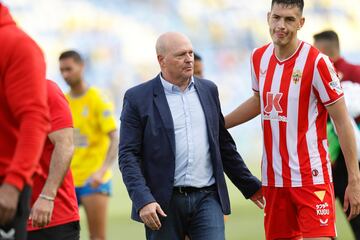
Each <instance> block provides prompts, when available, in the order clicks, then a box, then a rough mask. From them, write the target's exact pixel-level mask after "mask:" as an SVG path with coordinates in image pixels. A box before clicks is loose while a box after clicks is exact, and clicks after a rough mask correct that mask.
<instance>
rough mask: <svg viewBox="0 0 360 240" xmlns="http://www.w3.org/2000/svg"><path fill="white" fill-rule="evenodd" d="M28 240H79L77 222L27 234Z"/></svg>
mask: <svg viewBox="0 0 360 240" xmlns="http://www.w3.org/2000/svg"><path fill="white" fill-rule="evenodd" d="M27 239H28V240H79V239H80V224H79V221H76V222H71V223H65V224H62V225H59V226H54V227H49V228H43V229H40V230H36V231H30V232H28V238H27Z"/></svg>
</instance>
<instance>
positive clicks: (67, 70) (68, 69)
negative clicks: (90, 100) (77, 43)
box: [60, 57, 84, 87]
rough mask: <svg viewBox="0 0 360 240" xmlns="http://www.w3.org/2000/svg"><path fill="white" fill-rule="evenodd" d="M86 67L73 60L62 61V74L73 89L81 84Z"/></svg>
mask: <svg viewBox="0 0 360 240" xmlns="http://www.w3.org/2000/svg"><path fill="white" fill-rule="evenodd" d="M83 69H84V65H83V64H82V63H78V62H76V61H75V60H74V59H73V58H71V57H69V58H64V59H62V60H60V72H61V75H62V77H63V78H64V80H65V81H66V83H67V84H68V85H69V86H70V87H73V86H75V85H77V84H79V82H81V76H82V74H83Z"/></svg>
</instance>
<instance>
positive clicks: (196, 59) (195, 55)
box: [194, 52, 202, 61]
mask: <svg viewBox="0 0 360 240" xmlns="http://www.w3.org/2000/svg"><path fill="white" fill-rule="evenodd" d="M194 60H195V61H201V60H202V57H201V56H200V55H199V54H197V53H195V52H194Z"/></svg>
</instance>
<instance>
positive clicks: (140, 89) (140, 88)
mask: <svg viewBox="0 0 360 240" xmlns="http://www.w3.org/2000/svg"><path fill="white" fill-rule="evenodd" d="M159 84H161V82H160V77H159V75H158V76H156V77H155V78H153V79H151V80H148V81H146V82H143V83H140V84H138V85H136V86H134V87H131V88H129V89H128V90H127V91H126V92H125V97H126V98H131V99H135V98H136V99H139V98H142V97H145V96H149V95H151V94H153V91H154V88H156V86H157V85H159Z"/></svg>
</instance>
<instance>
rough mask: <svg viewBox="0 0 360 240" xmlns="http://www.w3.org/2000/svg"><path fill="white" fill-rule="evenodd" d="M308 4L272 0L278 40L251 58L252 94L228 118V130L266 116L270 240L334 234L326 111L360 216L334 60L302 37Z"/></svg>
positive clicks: (358, 181) (347, 203)
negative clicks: (304, 14)
mask: <svg viewBox="0 0 360 240" xmlns="http://www.w3.org/2000/svg"><path fill="white" fill-rule="evenodd" d="M303 8H304V1H303V0H272V2H271V10H270V12H269V13H268V15H267V21H268V25H269V32H270V35H271V38H272V42H271V43H269V44H267V45H265V46H263V47H260V48H257V49H255V50H254V51H253V53H252V56H251V76H252V88H253V90H254V95H253V96H252V97H251V98H249V99H248V100H247V101H246V102H244V103H243V104H241V105H240V106H239V107H238V108H237V109H235V110H234V111H233V112H232V113H230V114H229V115H228V116H226V117H225V124H226V127H227V128H229V127H233V126H236V125H238V124H241V123H244V122H246V121H248V120H250V119H252V118H254V117H256V116H257V115H259V114H260V115H261V123H262V128H263V138H264V151H263V158H262V164H261V166H262V185H263V188H262V190H263V194H264V197H265V200H266V206H265V211H264V215H265V217H264V223H265V224H264V225H265V235H266V239H268V240H271V239H332V238H334V237H336V229H335V208H334V191H333V184H332V174H331V164H330V161H329V158H328V144H327V135H326V121H327V116H328V113H329V114H330V116H331V118H332V119H333V120H334V124H335V125H336V128H337V130H338V133H339V134H338V136H339V142H340V145H341V148H342V150H343V153H344V156H345V161H346V167H347V170H348V173H349V174H348V179H349V181H348V185H347V188H346V191H345V197H344V209H345V210H348V209H349V210H350V211H349V214H348V219H349V220H350V219H352V218H354V217H356V216H357V215H358V214H359V213H360V172H359V168H358V162H357V154H356V142H355V135H354V131H353V126H352V125H351V121H350V118H349V115H348V112H347V109H346V106H345V101H344V99H343V95H344V94H343V91H342V88H341V85H340V81H339V79H338V77H337V76H336V73H335V70H334V68H333V67H332V64H331V61H330V60H329V58H328V57H327V56H325V55H324V54H322V53H320V52H319V50H317V49H316V48H315V47H313V46H311V45H310V44H308V43H306V42H304V41H301V40H300V39H298V38H297V32H298V31H299V30H300V29H301V28H302V27H303V25H304V23H305V18H304V17H303Z"/></svg>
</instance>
